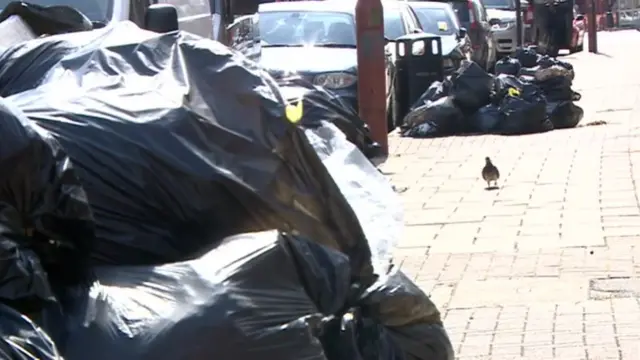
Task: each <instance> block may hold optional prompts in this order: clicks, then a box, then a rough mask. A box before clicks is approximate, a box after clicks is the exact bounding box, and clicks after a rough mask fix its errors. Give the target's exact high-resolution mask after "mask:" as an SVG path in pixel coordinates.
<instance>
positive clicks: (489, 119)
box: [469, 104, 502, 134]
mask: <svg viewBox="0 0 640 360" xmlns="http://www.w3.org/2000/svg"><path fill="white" fill-rule="evenodd" d="M501 117H502V113H501V112H500V108H499V107H498V106H497V105H494V104H489V105H485V106H483V107H481V108H480V110H478V111H476V113H475V114H473V115H472V116H471V118H470V121H469V122H470V125H471V127H472V129H473V130H472V131H473V132H479V133H483V134H488V133H492V132H494V131H495V129H496V126H498V124H499V123H500V121H501Z"/></svg>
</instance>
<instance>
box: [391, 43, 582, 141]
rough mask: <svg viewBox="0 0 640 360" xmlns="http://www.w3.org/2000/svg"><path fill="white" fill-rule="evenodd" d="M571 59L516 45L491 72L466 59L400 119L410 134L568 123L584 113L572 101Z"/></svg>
mask: <svg viewBox="0 0 640 360" xmlns="http://www.w3.org/2000/svg"><path fill="white" fill-rule="evenodd" d="M573 78H574V71H573V67H572V66H571V64H569V63H566V62H563V61H559V60H557V59H555V58H550V57H548V56H542V55H539V54H538V53H536V51H535V47H528V48H523V49H518V51H517V52H516V54H515V57H513V58H511V57H507V58H503V59H501V60H499V61H498V62H497V64H496V66H495V75H494V74H489V73H487V72H486V71H484V70H483V69H482V68H480V67H479V66H478V65H476V64H475V63H473V62H470V61H463V63H462V65H461V67H460V68H459V69H458V70H457V71H456V72H455V73H454V74H453V75H452V76H451V77H449V78H447V79H445V81H443V82H434V83H433V84H432V85H431V86H430V87H429V89H427V91H426V92H425V93H424V94H423V95H422V96H421V97H420V99H419V100H418V101H417V102H416V104H415V105H413V107H412V108H411V109H410V112H409V113H408V114H407V116H406V117H405V119H404V123H403V126H402V127H401V130H402V134H403V135H405V136H411V137H433V136H449V135H458V134H467V133H485V134H503V135H519V134H531V133H538V132H545V131H550V130H553V129H564V128H572V127H575V126H576V125H578V123H579V122H580V120H582V117H583V115H584V112H583V110H582V108H580V107H579V106H577V105H575V104H574V102H575V101H578V100H579V99H580V94H579V93H577V92H575V91H573V90H572V89H571V85H572V81H573Z"/></svg>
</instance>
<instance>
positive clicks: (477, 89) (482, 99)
mask: <svg viewBox="0 0 640 360" xmlns="http://www.w3.org/2000/svg"><path fill="white" fill-rule="evenodd" d="M492 85H493V76H491V75H490V74H489V73H487V72H486V71H484V69H482V68H481V67H480V66H479V65H478V64H476V63H474V62H472V61H467V60H463V61H462V64H461V65H460V68H458V70H456V72H455V73H453V75H451V92H450V94H451V96H452V97H453V101H454V102H455V103H456V105H458V106H459V107H460V109H461V110H462V111H463V112H464V113H465V114H473V113H474V112H476V111H477V110H478V109H480V108H481V107H483V106H485V105H487V104H489V101H490V96H491V88H492Z"/></svg>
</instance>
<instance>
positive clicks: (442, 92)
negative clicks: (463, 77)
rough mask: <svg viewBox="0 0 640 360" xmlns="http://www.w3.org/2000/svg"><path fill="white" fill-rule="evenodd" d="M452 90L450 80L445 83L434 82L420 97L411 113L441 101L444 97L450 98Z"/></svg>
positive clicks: (412, 107)
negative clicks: (430, 103)
mask: <svg viewBox="0 0 640 360" xmlns="http://www.w3.org/2000/svg"><path fill="white" fill-rule="evenodd" d="M450 88H451V83H450V82H449V81H448V80H445V81H444V82H440V81H434V82H433V83H431V85H430V86H429V88H428V89H427V91H425V92H424V93H423V94H422V95H421V96H420V98H419V99H418V101H416V102H415V104H413V106H411V108H410V109H409V111H412V110H415V109H417V108H419V107H420V106H423V105H426V104H428V103H429V102H433V101H436V100H440V99H442V98H443V97H447V96H449V91H450Z"/></svg>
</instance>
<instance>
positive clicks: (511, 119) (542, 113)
mask: <svg viewBox="0 0 640 360" xmlns="http://www.w3.org/2000/svg"><path fill="white" fill-rule="evenodd" d="M532 86H533V85H532ZM546 104H547V103H546V101H545V99H544V97H542V96H541V94H540V93H539V92H538V90H536V89H535V88H529V89H528V92H527V90H523V91H522V92H521V94H520V95H519V96H511V95H507V96H505V97H504V99H502V101H501V103H500V112H501V113H502V117H501V119H500V122H499V123H498V125H497V127H496V131H497V132H499V133H501V134H505V135H518V134H530V133H537V132H544V131H550V130H553V124H552V123H551V122H550V121H549V118H548V117H547V112H546Z"/></svg>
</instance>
